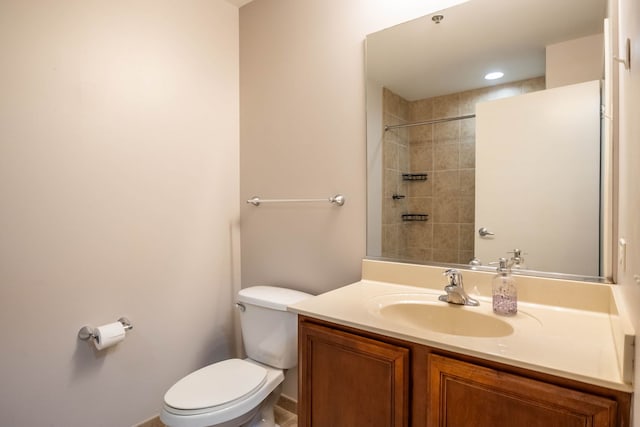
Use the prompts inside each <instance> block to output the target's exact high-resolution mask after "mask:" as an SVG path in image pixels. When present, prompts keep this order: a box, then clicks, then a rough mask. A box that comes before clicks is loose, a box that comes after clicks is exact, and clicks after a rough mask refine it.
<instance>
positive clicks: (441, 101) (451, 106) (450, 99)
mask: <svg viewBox="0 0 640 427" xmlns="http://www.w3.org/2000/svg"><path fill="white" fill-rule="evenodd" d="M459 114H460V96H459V94H457V93H454V94H451V95H444V96H438V97H435V98H433V118H434V119H442V118H446V117H455V116H458V115H459Z"/></svg>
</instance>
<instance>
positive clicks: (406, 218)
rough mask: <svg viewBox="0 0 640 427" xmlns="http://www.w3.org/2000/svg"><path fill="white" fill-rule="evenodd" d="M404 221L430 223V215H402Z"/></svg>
mask: <svg viewBox="0 0 640 427" xmlns="http://www.w3.org/2000/svg"><path fill="white" fill-rule="evenodd" d="M402 220H403V221H405V222H407V221H428V220H429V215H428V214H422V213H412V214H403V215H402Z"/></svg>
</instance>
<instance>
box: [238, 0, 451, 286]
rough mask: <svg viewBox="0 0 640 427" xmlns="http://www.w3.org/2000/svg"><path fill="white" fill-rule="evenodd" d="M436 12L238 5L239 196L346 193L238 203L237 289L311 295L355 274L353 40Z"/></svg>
mask: <svg viewBox="0 0 640 427" xmlns="http://www.w3.org/2000/svg"><path fill="white" fill-rule="evenodd" d="M458 2H459V1H458ZM439 3H440V4H442V5H445V4H446V3H447V2H444V1H442V2H439ZM448 3H450V4H451V3H452V2H451V1H449V2H448ZM437 9H438V7H437V5H435V4H434V2H431V4H428V5H427V4H423V5H415V4H414V5H408V4H404V3H403V4H398V3H397V2H388V1H383V0H375V1H371V0H367V1H365V0H347V1H345V0H306V1H299V0H256V1H254V2H252V3H249V4H248V5H246V6H244V7H243V8H242V9H240V52H241V56H240V105H241V111H240V135H241V140H242V144H241V155H240V162H241V168H240V169H241V179H240V197H241V200H242V201H244V200H246V199H248V198H250V197H252V196H254V195H259V196H261V197H265V198H298V197H301V198H308V197H314V198H315V197H329V196H331V195H333V194H336V193H342V194H344V195H345V196H346V197H347V202H346V204H345V205H344V206H343V207H341V208H336V207H334V206H329V204H328V203H327V204H314V205H293V204H291V205H289V204H287V205H278V206H274V205H269V206H267V205H263V206H260V207H259V208H256V207H254V206H248V205H246V204H244V203H243V204H242V208H241V210H242V248H243V249H242V283H243V286H249V285H252V284H256V283H275V284H281V285H285V286H291V287H294V288H297V289H301V290H304V291H308V292H312V293H320V292H324V291H327V290H330V289H333V288H336V287H339V286H341V285H344V284H346V283H349V282H352V281H355V280H358V278H359V277H360V261H361V259H362V257H363V256H364V255H365V240H366V238H365V224H366V223H365V217H366V209H365V204H366V164H365V163H366V162H365V161H364V159H365V153H366V142H365V137H366V135H365V76H364V39H365V37H366V35H367V34H368V33H371V32H375V31H378V30H381V29H383V28H385V27H388V26H391V25H395V24H398V23H400V22H403V21H406V20H408V19H412V18H415V17H418V16H421V15H424V14H426V13H428V12H430V11H434V10H437Z"/></svg>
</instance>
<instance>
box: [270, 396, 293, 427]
mask: <svg viewBox="0 0 640 427" xmlns="http://www.w3.org/2000/svg"><path fill="white" fill-rule="evenodd" d="M296 406H297V405H296V403H295V402H293V401H291V400H289V399H287V398H283V397H281V398H280V401H278V404H277V405H276V406H275V407H274V410H273V412H274V415H275V418H276V424H278V425H279V426H280V427H298V415H296Z"/></svg>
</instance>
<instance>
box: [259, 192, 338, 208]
mask: <svg viewBox="0 0 640 427" xmlns="http://www.w3.org/2000/svg"><path fill="white" fill-rule="evenodd" d="M306 202H329V203H333V204H335V205H338V206H342V205H344V202H345V197H344V196H343V195H342V194H336V195H335V196H333V197H329V198H327V199H261V198H260V197H258V196H253V197H252V198H250V199H249V200H247V203H250V204H252V205H253V206H260V205H261V204H262V203H306Z"/></svg>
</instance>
